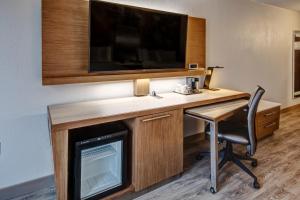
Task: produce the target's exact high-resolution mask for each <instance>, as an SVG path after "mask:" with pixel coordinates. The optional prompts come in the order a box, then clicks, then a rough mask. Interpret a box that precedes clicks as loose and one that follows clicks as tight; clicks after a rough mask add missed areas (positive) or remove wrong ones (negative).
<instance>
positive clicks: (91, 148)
mask: <svg viewBox="0 0 300 200" xmlns="http://www.w3.org/2000/svg"><path fill="white" fill-rule="evenodd" d="M128 135H129V131H128V129H127V127H126V126H125V125H124V124H123V123H122V122H114V123H109V124H102V125H97V126H90V127H85V128H79V129H73V130H71V131H70V141H69V142H70V161H69V171H70V175H69V183H70V184H69V194H70V195H71V199H74V200H94V199H95V200H96V199H97V200H98V199H100V198H102V197H105V196H108V195H110V194H113V193H115V192H117V191H119V190H122V189H123V188H125V187H126V186H127V185H128V182H129V180H128Z"/></svg>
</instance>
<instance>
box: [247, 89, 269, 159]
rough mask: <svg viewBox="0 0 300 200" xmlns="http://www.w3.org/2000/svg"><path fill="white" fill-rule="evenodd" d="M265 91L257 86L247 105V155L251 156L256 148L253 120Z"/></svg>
mask: <svg viewBox="0 0 300 200" xmlns="http://www.w3.org/2000/svg"><path fill="white" fill-rule="evenodd" d="M264 93H265V90H264V89H263V88H262V87H260V86H258V88H257V89H256V91H255V93H254V94H253V95H252V96H251V98H250V100H249V104H248V115H247V122H248V134H249V135H248V136H249V142H250V144H249V145H248V147H247V151H248V153H249V154H250V155H251V156H253V155H254V154H255V151H256V146H257V139H256V131H255V118H256V112H257V108H258V104H259V101H260V99H261V97H262V96H263V94H264Z"/></svg>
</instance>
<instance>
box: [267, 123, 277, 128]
mask: <svg viewBox="0 0 300 200" xmlns="http://www.w3.org/2000/svg"><path fill="white" fill-rule="evenodd" d="M275 125H276V122H273V123H272V124H269V125H267V126H265V128H270V127H272V126H275Z"/></svg>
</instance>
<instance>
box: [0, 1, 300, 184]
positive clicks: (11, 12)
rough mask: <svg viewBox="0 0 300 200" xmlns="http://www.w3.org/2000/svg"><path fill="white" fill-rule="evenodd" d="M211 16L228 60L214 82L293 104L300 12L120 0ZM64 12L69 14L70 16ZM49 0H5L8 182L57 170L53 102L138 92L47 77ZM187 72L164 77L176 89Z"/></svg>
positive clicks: (1, 36) (218, 53)
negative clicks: (44, 49)
mask: <svg viewBox="0 0 300 200" xmlns="http://www.w3.org/2000/svg"><path fill="white" fill-rule="evenodd" d="M115 2H122V3H127V4H131V5H138V6H144V7H150V8H156V9H162V10H168V11H175V12H180V13H186V14H189V15H193V16H198V17H204V18H206V19H207V63H208V65H222V66H225V67H226V68H225V69H223V70H219V71H218V72H217V73H216V74H215V75H216V76H215V77H214V81H213V85H215V86H222V87H227V88H232V89H237V90H243V91H251V89H252V88H254V87H255V85H256V84H261V85H262V86H263V87H265V88H266V89H267V93H266V98H268V99H272V100H274V101H278V102H281V103H283V104H284V105H285V106H286V105H292V104H294V103H295V102H294V101H293V100H292V97H291V88H292V87H291V41H292V31H293V30H294V29H300V16H299V14H298V13H296V12H292V11H288V10H284V9H279V8H275V7H269V6H264V5H259V4H256V3H253V2H251V1H248V0H151V1H148V0H119V1H115ZM62 20H63V19H62ZM40 24H41V2H40V0H26V1H22V0H0V94H1V98H0V142H1V143H2V153H1V155H0V177H1V178H0V188H3V187H7V186H11V185H14V184H17V183H21V182H25V181H28V180H32V179H36V178H39V177H43V176H46V175H49V174H52V173H53V167H52V156H51V147H50V145H49V135H48V129H47V117H46V106H47V105H48V104H53V103H63V102H72V101H81V100H88V99H99V98H112V97H122V96H130V95H132V82H131V81H124V82H120V83H105V84H104V83H103V84H82V85H66V86H47V87H43V86H42V85H41V25H40ZM182 82H183V79H182V78H179V79H164V80H156V81H153V82H152V83H151V88H152V89H159V91H161V92H165V91H171V90H172V88H173V87H174V86H175V85H176V83H182Z"/></svg>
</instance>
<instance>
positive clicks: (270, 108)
mask: <svg viewBox="0 0 300 200" xmlns="http://www.w3.org/2000/svg"><path fill="white" fill-rule="evenodd" d="M279 118H280V104H278V103H274V102H269V101H261V102H260V104H259V106H258V110H257V114H256V121H255V126H256V127H255V128H256V137H257V139H258V140H260V139H263V138H265V137H267V136H270V135H272V134H273V132H274V131H275V130H277V129H278V128H279Z"/></svg>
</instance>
